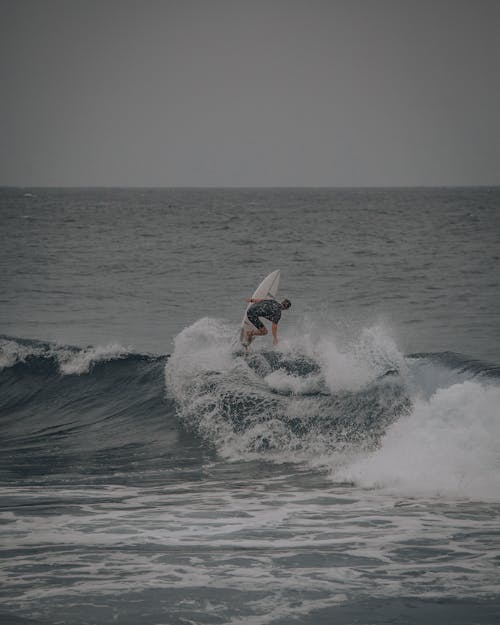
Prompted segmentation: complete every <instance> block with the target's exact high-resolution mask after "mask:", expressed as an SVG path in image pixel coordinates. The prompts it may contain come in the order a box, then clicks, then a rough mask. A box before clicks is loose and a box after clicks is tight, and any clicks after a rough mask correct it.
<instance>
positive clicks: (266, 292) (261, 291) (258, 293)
mask: <svg viewBox="0 0 500 625" xmlns="http://www.w3.org/2000/svg"><path fill="white" fill-rule="evenodd" d="M279 284H280V270H279V269H276V271H273V272H272V273H270V274H269V275H268V276H266V277H265V278H264V280H262V282H261V283H260V284H259V286H258V287H257V288H256V289H255V291H254V293H253V295H252V299H274V298H275V297H276V293H277V292H278V287H279ZM251 305H252V303H251V302H250V303H249V304H248V306H247V307H246V309H245V314H244V315H243V321H242V322H241V331H240V343H241V344H242V345H243V343H244V339H245V335H246V332H247V331H248V330H254V329H255V328H254V326H253V325H252V324H251V323H250V321H248V319H247V310H248V309H249V308H250V306H251Z"/></svg>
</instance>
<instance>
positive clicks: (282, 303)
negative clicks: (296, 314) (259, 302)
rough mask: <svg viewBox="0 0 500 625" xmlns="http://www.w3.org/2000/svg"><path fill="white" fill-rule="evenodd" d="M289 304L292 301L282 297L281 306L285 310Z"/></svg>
mask: <svg viewBox="0 0 500 625" xmlns="http://www.w3.org/2000/svg"><path fill="white" fill-rule="evenodd" d="M291 305H292V302H291V301H290V300H289V299H284V300H283V301H282V302H281V308H282V309H283V310H286V309H287V308H290V306H291Z"/></svg>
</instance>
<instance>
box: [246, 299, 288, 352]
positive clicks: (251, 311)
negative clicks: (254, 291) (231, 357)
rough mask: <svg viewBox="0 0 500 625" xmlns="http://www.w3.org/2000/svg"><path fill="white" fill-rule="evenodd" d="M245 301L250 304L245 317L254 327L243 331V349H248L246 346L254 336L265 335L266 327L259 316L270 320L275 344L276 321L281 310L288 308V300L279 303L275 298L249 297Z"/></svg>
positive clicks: (276, 339) (276, 335) (276, 340)
mask: <svg viewBox="0 0 500 625" xmlns="http://www.w3.org/2000/svg"><path fill="white" fill-rule="evenodd" d="M245 301H247V302H248V303H251V304H252V305H251V306H249V307H248V310H247V319H248V321H249V322H250V323H251V324H252V325H253V326H254V328H255V329H254V330H248V331H247V332H246V333H245V337H244V341H243V346H244V347H245V349H246V350H247V351H248V346H249V345H250V343H251V342H252V341H253V339H254V338H255V337H256V336H265V335H266V334H267V328H266V326H265V325H264V324H263V323H262V321H261V320H260V317H263V318H264V319H267V320H268V321H271V322H272V326H271V330H272V334H273V345H277V344H278V323H279V320H280V319H281V311H282V310H287V309H288V308H290V306H291V305H292V303H291V302H290V300H289V299H284V300H283V301H282V302H281V304H280V302H277V301H276V300H275V299H253V298H251V297H250V298H247V299H246V300H245Z"/></svg>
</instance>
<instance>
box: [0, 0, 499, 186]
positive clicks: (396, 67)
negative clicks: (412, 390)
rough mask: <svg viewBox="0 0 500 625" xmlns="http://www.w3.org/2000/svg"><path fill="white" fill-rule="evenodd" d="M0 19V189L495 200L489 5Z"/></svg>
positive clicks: (360, 5) (206, 0)
mask: <svg viewBox="0 0 500 625" xmlns="http://www.w3.org/2000/svg"><path fill="white" fill-rule="evenodd" d="M0 8H1V18H0V52H1V54H0V80H1V82H0V89H1V92H0V125H1V126H0V184H3V185H78V186H86V185H118V186H120V185H122V186H135V185H137V186H143V185H144V186H149V185H152V186H186V185H187V186H291V185H293V186H372V185H384V186H385V185H403V186H404V185H474V184H487V185H488V184H500V0H324V1H322V0H247V1H241V0H227V1H225V0H200V1H197V0H179V1H173V0H137V1H135V2H133V1H129V0H33V1H31V0H0Z"/></svg>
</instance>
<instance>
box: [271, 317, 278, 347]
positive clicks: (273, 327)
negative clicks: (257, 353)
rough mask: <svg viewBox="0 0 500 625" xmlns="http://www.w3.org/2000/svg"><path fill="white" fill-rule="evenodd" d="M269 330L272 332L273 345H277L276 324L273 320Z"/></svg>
mask: <svg viewBox="0 0 500 625" xmlns="http://www.w3.org/2000/svg"><path fill="white" fill-rule="evenodd" d="M271 330H272V333H273V345H277V344H278V324H277V323H274V322H273V325H272V326H271Z"/></svg>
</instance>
